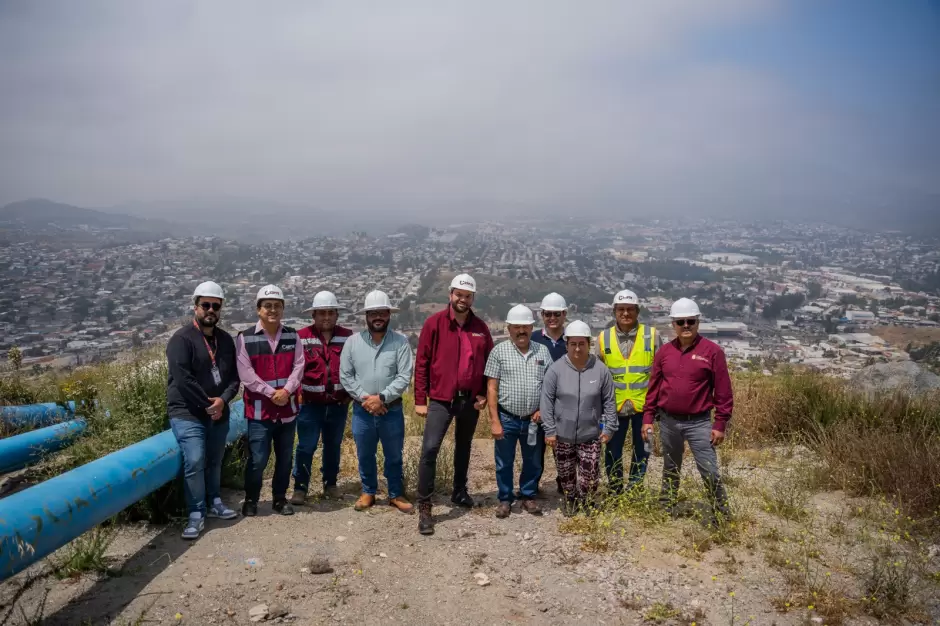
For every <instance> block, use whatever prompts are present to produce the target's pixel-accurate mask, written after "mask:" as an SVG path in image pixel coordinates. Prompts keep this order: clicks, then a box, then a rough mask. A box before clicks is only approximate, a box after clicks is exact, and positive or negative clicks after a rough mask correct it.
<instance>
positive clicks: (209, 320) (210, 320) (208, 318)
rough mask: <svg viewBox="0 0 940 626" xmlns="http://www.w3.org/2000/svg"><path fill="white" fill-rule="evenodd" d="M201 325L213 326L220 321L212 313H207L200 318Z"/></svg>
mask: <svg viewBox="0 0 940 626" xmlns="http://www.w3.org/2000/svg"><path fill="white" fill-rule="evenodd" d="M198 319H199V325H200V326H202V327H204V328H213V327H215V325H216V324H218V323H219V318H218V316H216V315H213V314H212V313H207V314H206V315H205V316H203V317H200V318H198Z"/></svg>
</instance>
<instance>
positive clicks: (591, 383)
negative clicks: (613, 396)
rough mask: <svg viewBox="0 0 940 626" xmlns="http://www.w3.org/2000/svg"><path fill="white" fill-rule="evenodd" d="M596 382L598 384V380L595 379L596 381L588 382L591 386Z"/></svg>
mask: <svg viewBox="0 0 940 626" xmlns="http://www.w3.org/2000/svg"><path fill="white" fill-rule="evenodd" d="M596 382H597V380H596V379H595V380H589V381H588V384H589V385H593V384H594V383H596Z"/></svg>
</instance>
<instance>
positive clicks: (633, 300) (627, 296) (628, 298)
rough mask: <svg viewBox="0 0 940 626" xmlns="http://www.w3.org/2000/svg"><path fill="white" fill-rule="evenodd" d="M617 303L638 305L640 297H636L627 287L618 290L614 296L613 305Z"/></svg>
mask: <svg viewBox="0 0 940 626" xmlns="http://www.w3.org/2000/svg"><path fill="white" fill-rule="evenodd" d="M618 304H635V305H637V306H639V305H640V299H639V298H637V297H636V294H635V293H633V292H632V291H630V290H629V289H624V290H623V291H618V292H617V295H616V296H614V306H617V305H618Z"/></svg>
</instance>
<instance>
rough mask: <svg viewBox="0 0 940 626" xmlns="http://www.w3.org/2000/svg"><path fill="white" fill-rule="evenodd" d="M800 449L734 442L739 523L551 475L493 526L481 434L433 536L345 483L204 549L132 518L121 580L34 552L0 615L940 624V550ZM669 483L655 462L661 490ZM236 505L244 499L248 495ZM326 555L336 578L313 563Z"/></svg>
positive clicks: (19, 618) (187, 620) (228, 527)
mask: <svg viewBox="0 0 940 626" xmlns="http://www.w3.org/2000/svg"><path fill="white" fill-rule="evenodd" d="M414 443H415V442H413V441H409V450H410V452H409V454H414V452H413V447H414ZM349 452H350V451H349V450H348V449H347V450H346V451H345V453H346V454H347V456H348V455H349ZM801 454H802V453H801V451H799V450H793V449H789V450H763V451H749V450H741V451H732V450H730V449H729V450H727V451H725V452H724V453H723V454H722V461H723V463H724V464H725V470H726V475H727V476H728V485H729V490H730V491H731V494H732V498H733V505H734V507H735V509H736V511H737V521H736V522H735V523H734V526H733V527H731V528H730V529H726V530H722V531H718V532H714V531H710V530H707V529H705V528H704V527H703V526H702V524H701V523H699V522H698V521H696V520H695V519H677V520H674V519H667V518H663V517H662V516H661V515H659V514H658V513H657V512H656V511H654V507H652V506H650V505H649V503H648V502H646V501H643V502H630V503H621V504H620V505H618V506H617V507H616V508H612V509H609V510H608V511H607V512H606V513H603V514H599V515H596V516H594V517H584V516H580V517H575V518H572V519H570V520H569V519H566V518H564V517H563V516H562V514H561V512H560V511H559V509H558V498H557V496H556V495H555V494H554V481H553V480H551V479H552V478H553V477H554V470H553V469H551V468H549V469H548V470H547V471H546V478H547V479H548V480H545V481H544V482H543V486H544V487H546V488H547V489H548V491H549V493H548V494H546V495H545V496H543V499H542V505H543V506H544V508H545V513H544V515H542V516H532V515H528V514H525V513H521V512H519V510H518V507H514V508H513V514H512V515H511V516H510V517H509V518H508V519H505V520H499V519H496V518H495V517H494V516H493V511H494V507H495V504H496V492H495V478H494V475H493V471H494V462H493V452H492V442H491V441H487V440H479V439H478V440H475V441H474V455H473V460H472V464H471V468H472V476H471V482H472V484H473V488H472V489H471V493H472V494H473V496H474V497H475V498H476V500H477V504H478V506H477V507H476V508H474V509H473V510H465V509H457V508H452V507H451V506H449V499H448V498H447V497H446V496H447V495H449V493H448V494H441V495H440V496H438V503H437V505H436V506H435V508H434V513H435V517H436V519H437V532H436V534H435V535H434V536H431V537H423V536H421V535H419V534H418V532H417V515H411V516H407V515H403V514H401V513H399V512H397V511H395V510H393V509H392V508H391V507H389V506H386V505H385V500H384V498H380V499H379V501H378V503H377V505H376V506H375V507H374V508H373V509H371V510H369V511H367V512H362V513H358V512H355V511H354V510H353V508H352V505H353V502H354V500H355V497H356V492H357V489H358V481H357V480H356V479H355V477H352V476H349V477H348V478H346V479H345V485H344V486H345V488H346V489H347V491H348V494H347V496H346V497H345V498H344V499H343V500H342V501H330V500H322V501H317V498H315V497H312V498H311V500H310V504H309V505H308V506H305V507H299V508H298V509H297V514H295V515H294V516H292V517H282V516H278V515H275V514H272V512H271V509H270V500H269V499H268V500H265V499H264V498H263V501H262V503H261V507H260V515H259V516H258V517H256V518H252V519H243V518H241V517H239V518H238V519H236V520H233V521H231V522H220V521H217V520H210V521H209V524H208V526H207V531H206V532H205V534H204V535H203V536H202V537H201V538H200V539H199V540H198V541H195V542H184V541H183V540H182V539H180V538H179V533H180V530H181V525H180V524H175V525H172V526H170V527H166V528H154V527H148V526H131V527H123V528H122V529H121V530H120V531H119V532H118V535H117V536H116V537H115V539H114V541H113V542H112V543H111V544H110V547H109V548H108V558H109V560H110V566H111V568H112V569H113V570H114V571H115V572H116V574H115V575H110V576H108V575H102V574H96V575H84V576H80V577H77V578H74V579H67V580H58V579H56V578H55V577H52V576H48V575H46V574H47V572H48V570H49V565H48V563H46V562H43V563H40V564H37V565H36V566H34V567H33V568H31V569H30V570H28V571H27V572H24V573H21V574H20V575H18V576H16V577H14V578H13V579H11V580H8V581H6V582H4V583H3V584H2V585H0V625H6V624H10V625H20V624H39V623H41V624H46V625H50V626H77V625H84V624H88V625H92V626H97V625H101V624H115V625H131V624H133V625H141V624H199V625H203V624H206V625H208V624H226V625H227V624H233V625H234V624H250V623H252V622H251V621H250V613H251V611H252V609H253V608H255V610H256V611H260V612H263V611H262V610H261V609H258V608H256V607H258V606H259V605H262V604H263V605H266V606H267V618H266V619H264V620H262V622H261V623H292V624H327V623H355V624H379V623H412V624H507V623H516V624H525V623H532V624H571V623H584V624H641V623H670V624H692V623H695V624H697V625H702V624H712V625H716V624H717V625H726V624H727V625H739V626H740V625H744V624H752V625H757V624H780V625H785V624H837V623H850V624H879V623H897V622H903V621H905V620H908V621H914V622H918V623H940V621H937V620H938V619H940V618H938V616H940V601H938V595H940V593H938V592H940V576H937V574H935V572H940V560H938V559H940V555H938V553H940V547H938V546H936V545H931V544H929V543H922V542H918V541H916V540H914V539H911V538H905V537H904V536H903V533H906V530H904V529H905V526H904V522H903V520H900V519H895V518H892V517H891V515H892V512H891V511H890V510H888V509H885V507H884V503H877V502H873V501H864V500H859V499H853V498H848V497H846V496H845V495H844V494H842V493H841V492H825V491H823V492H818V491H814V490H812V489H810V488H809V487H806V488H805V489H803V486H805V485H809V483H808V482H806V481H805V480H804V479H803V478H800V479H799V480H796V477H797V476H800V477H804V476H810V475H811V473H810V472H807V471H804V470H805V469H806V468H807V467H811V466H812V463H811V461H812V460H811V459H809V460H807V459H805V458H804V457H803V456H801ZM347 467H348V463H346V462H344V468H347ZM683 472H684V475H685V478H684V489H685V493H686V494H687V496H688V497H689V498H697V497H698V493H697V492H696V489H697V488H698V486H699V485H700V479H699V477H698V476H697V475H694V472H695V470H694V463H692V462H691V459H688V460H687V462H686V464H685V467H684V470H683ZM349 473H350V472H349V471H348V470H346V469H344V474H346V475H347V476H348V474H349ZM660 476H661V459H659V458H656V457H654V459H653V462H652V465H651V468H650V473H649V476H648V477H647V485H648V486H649V488H650V491H651V492H653V493H654V494H655V492H656V491H658V481H659V479H660ZM804 483H805V484H804ZM793 485H798V486H800V487H799V489H798V488H797V487H794V486H793ZM314 495H316V494H314ZM226 497H227V498H228V501H229V502H230V503H231V504H232V505H235V504H236V503H237V502H238V501H239V498H240V494H239V493H237V492H230V493H228V494H226ZM445 503H446V504H445ZM882 513H884V515H887V517H884V516H882ZM889 552H890V554H891V555H892V556H890V559H892V561H891V563H892V564H893V563H900V562H901V561H902V560H903V563H904V572H908V570H909V569H910V571H911V572H913V574H912V577H911V578H909V579H904V581H905V584H906V585H907V587H906V588H907V589H909V590H911V591H912V593H914V594H915V595H913V596H911V597H910V598H909V600H908V601H906V603H905V604H903V605H902V604H898V605H897V607H896V608H894V609H888V611H887V613H885V612H884V611H882V610H881V609H878V610H874V611H873V610H871V609H872V606H873V604H872V602H871V601H870V600H869V597H870V596H874V595H875V594H876V592H875V588H877V589H878V590H879V591H878V592H877V593H878V595H884V594H891V593H895V594H896V592H893V591H891V588H888V587H885V591H884V594H882V592H881V591H880V590H881V589H882V588H881V587H877V584H880V583H879V582H878V581H880V580H881V579H879V578H877V576H878V574H877V572H878V571H880V570H877V568H875V569H872V568H873V567H874V566H872V565H871V564H870V563H871V562H872V561H871V559H872V558H873V557H872V555H874V554H883V555H887V554H889ZM312 559H313V560H322V559H326V560H328V563H329V566H330V567H331V568H332V570H333V571H331V572H329V573H323V574H316V573H312V572H311V571H310V563H311V560H312ZM893 567H894V568H895V570H897V572H900V571H901V567H900V565H893ZM914 568H916V570H915V569H914ZM897 572H895V573H897ZM931 576H933V577H934V578H936V580H933V579H932V578H931ZM873 580H874V581H875V583H873V582H871V581H873ZM885 580H888V579H887V578H886V579H885ZM891 580H894V579H891ZM481 582H485V583H486V584H480V583H481ZM876 583H877V584H876ZM873 585H875V587H873ZM863 597H864V598H865V599H864V600H863V599H862V598H863ZM885 597H887V595H885ZM892 597H893V596H892ZM875 603H881V605H884V607H888V604H887V602H886V600H885V598H877V599H876V600H875ZM879 606H880V605H879ZM878 614H880V615H881V618H882V619H881V621H879V619H878V618H876V617H875V616H874V615H878ZM4 616H6V618H4ZM40 616H43V617H44V619H42V620H41V621H40Z"/></svg>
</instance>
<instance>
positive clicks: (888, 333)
mask: <svg viewBox="0 0 940 626" xmlns="http://www.w3.org/2000/svg"><path fill="white" fill-rule="evenodd" d="M871 334H873V335H875V336H877V337H881V338H882V339H884V340H885V341H887V342H888V343H890V344H891V345H892V346H897V347H899V348H902V349H903V348H905V347H906V346H907V344H909V343H911V344H914V345H915V346H925V345H927V344H929V343H931V342H934V341H940V328H908V327H906V326H874V327H873V328H872V329H871Z"/></svg>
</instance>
